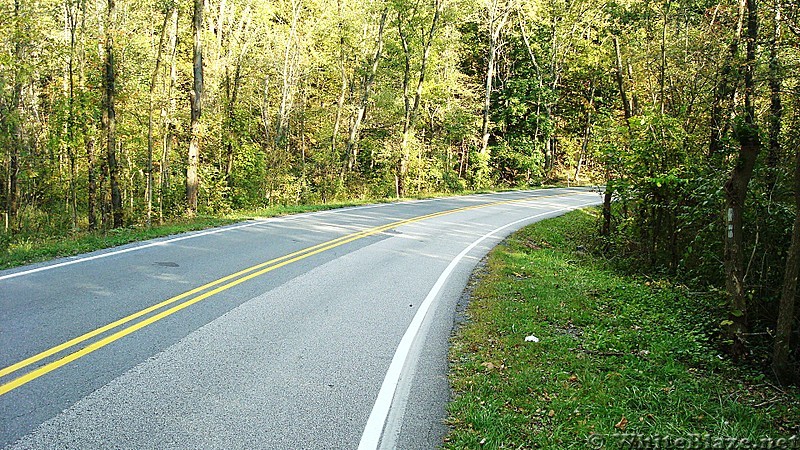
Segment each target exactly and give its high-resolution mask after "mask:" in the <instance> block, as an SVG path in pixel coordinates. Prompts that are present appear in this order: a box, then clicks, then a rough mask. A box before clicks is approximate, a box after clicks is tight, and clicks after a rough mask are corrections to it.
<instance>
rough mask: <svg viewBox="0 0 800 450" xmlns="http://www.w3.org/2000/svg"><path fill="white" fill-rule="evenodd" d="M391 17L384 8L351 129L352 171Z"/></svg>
mask: <svg viewBox="0 0 800 450" xmlns="http://www.w3.org/2000/svg"><path fill="white" fill-rule="evenodd" d="M388 16H389V8H388V7H384V9H383V12H381V16H380V22H379V24H378V34H377V36H376V38H375V53H374V55H373V56H372V58H370V60H369V69H368V70H369V72H367V75H366V76H365V77H364V82H363V87H362V91H361V100H360V102H359V105H358V108H357V109H356V111H355V114H354V117H353V125H352V126H351V127H350V137H349V138H348V140H347V154H348V155H349V162H348V164H347V166H348V169H350V170H352V169H353V168H354V167H355V164H356V162H357V161H358V139H359V133H360V132H361V124H362V122H363V121H364V115H365V114H366V112H367V105H368V104H369V98H370V94H371V92H372V85H373V83H375V76H376V75H377V74H378V64H379V63H380V61H381V55H382V54H383V31H384V29H385V27H386V18H387V17H388Z"/></svg>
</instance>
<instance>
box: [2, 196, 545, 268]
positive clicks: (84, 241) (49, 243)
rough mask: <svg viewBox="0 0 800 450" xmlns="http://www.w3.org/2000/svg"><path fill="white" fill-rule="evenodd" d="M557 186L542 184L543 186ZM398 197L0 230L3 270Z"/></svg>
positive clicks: (419, 197) (417, 197) (387, 200)
mask: <svg viewBox="0 0 800 450" xmlns="http://www.w3.org/2000/svg"><path fill="white" fill-rule="evenodd" d="M545 187H554V186H540V187H539V188H545ZM489 192H497V191H489V190H481V191H464V192H459V193H429V194H426V195H418V196H415V197H413V198H415V199H425V198H437V197H446V196H454V195H468V194H480V193H489ZM392 201H398V199H386V198H383V199H374V200H353V201H349V202H336V203H325V204H308V205H277V206H271V207H266V208H260V209H252V210H242V211H234V212H229V213H226V214H215V215H192V216H180V217H175V218H173V219H170V220H168V221H165V223H163V224H161V225H153V226H150V227H147V226H145V225H130V226H127V227H121V228H113V229H109V230H106V229H100V230H93V231H92V230H79V229H78V230H72V231H70V230H57V229H55V228H48V229H43V230H38V231H37V230H26V231H25V232H20V233H17V234H16V235H13V236H11V235H7V234H2V233H0V270H2V269H9V268H12V267H17V266H21V265H25V264H31V263H37V262H42V261H47V260H49V259H53V258H59V257H64V256H74V255H78V254H81V253H86V252H91V251H95V250H102V249H106V248H111V247H116V246H119V245H124V244H129V243H131V242H138V241H144V240H147V239H155V238H159V237H164V236H170V235H173V234H178V233H185V232H188V231H197V230H204V229H207V228H213V227H219V226H223V225H230V224H232V223H236V222H241V221H244V220H249V219H254V218H260V219H265V218H269V217H278V216H285V215H290V214H301V213H307V212H315V211H327V210H331V209H338V208H346V207H348V206H359V205H366V204H370V203H382V202H392Z"/></svg>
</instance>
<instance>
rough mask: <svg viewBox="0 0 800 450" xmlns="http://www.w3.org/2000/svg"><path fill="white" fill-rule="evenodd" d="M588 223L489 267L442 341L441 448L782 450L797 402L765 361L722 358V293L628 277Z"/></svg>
mask: <svg viewBox="0 0 800 450" xmlns="http://www.w3.org/2000/svg"><path fill="white" fill-rule="evenodd" d="M598 215H599V214H598V211H597V210H584V211H578V212H573V213H570V214H568V215H566V216H563V217H560V218H557V219H552V220H547V221H544V222H540V223H537V224H535V225H533V226H530V227H527V228H525V229H523V230H521V231H520V232H518V233H516V234H515V235H513V236H512V237H511V238H509V239H508V240H507V241H506V242H505V243H504V244H502V245H501V246H499V247H498V248H496V249H495V250H494V251H493V252H492V253H491V254H490V256H489V258H488V262H487V265H486V267H485V269H484V270H483V272H481V273H479V274H478V280H477V285H476V286H475V287H474V290H473V292H472V298H471V300H470V304H469V307H468V309H467V321H466V322H465V324H463V326H461V327H460V328H459V329H458V330H457V332H456V336H455V337H454V338H453V345H452V348H451V353H450V358H451V385H452V388H453V392H454V399H453V401H452V404H451V405H450V417H449V419H448V423H449V425H450V426H451V427H452V429H451V432H450V434H449V436H448V437H447V439H446V442H445V448H449V449H463V448H553V449H563V448H748V447H746V446H744V445H742V444H743V443H745V442H750V443H753V444H754V445H758V446H757V447H754V448H789V447H788V445H790V444H789V443H790V442H793V441H790V439H795V440H796V439H797V438H796V435H798V434H800V392H798V390H797V389H796V388H780V387H777V386H776V385H775V384H773V382H772V381H771V380H772V379H773V377H772V376H771V374H769V373H766V372H765V371H764V370H765V368H766V367H768V365H767V364H764V363H763V361H766V360H768V355H757V354H754V355H753V356H752V359H751V360H750V361H749V362H747V363H741V362H740V363H734V362H733V361H732V360H731V359H730V358H729V357H728V356H727V355H726V354H725V353H724V351H723V349H724V347H725V342H724V336H725V333H724V330H722V329H721V326H720V323H721V322H722V321H723V320H724V319H725V317H726V308H725V304H726V303H725V301H726V299H725V295H724V292H719V291H711V292H694V291H692V290H691V289H689V288H688V287H686V286H683V285H681V284H676V283H674V282H672V281H670V279H669V278H655V279H654V278H648V277H645V276H642V275H641V274H640V275H632V274H631V273H632V272H631V270H630V268H627V269H625V268H621V267H620V266H619V264H617V263H616V262H615V261H612V260H609V259H607V258H605V257H604V256H602V255H603V249H602V248H600V247H599V246H598V245H597V244H596V242H597V241H596V240H595V238H594V236H595V235H596V229H597V224H598V222H599V220H598V217H597V216H598ZM526 338H528V339H527V340H526ZM537 341H538V342H537ZM762 356H763V358H762ZM792 436H795V438H792ZM676 439H684V440H683V441H680V440H678V441H676ZM780 439H785V441H780ZM745 440H746V441H745ZM681 442H683V443H684V444H681ZM781 442H784V443H786V444H787V445H784V446H780V445H779V444H780V443H781ZM686 443H693V444H692V445H695V446H694V447H690V446H687V444H686ZM730 444H735V445H734V446H731V447H729V446H728V445H730ZM770 444H771V445H773V446H772V447H769V446H768V445H770ZM637 445H640V446H639V447H637ZM681 445H684V446H681ZM703 445H705V446H703ZM713 445H723V446H716V447H714V446H713ZM793 445H797V442H795V443H794V444H793ZM792 448H796V447H792Z"/></svg>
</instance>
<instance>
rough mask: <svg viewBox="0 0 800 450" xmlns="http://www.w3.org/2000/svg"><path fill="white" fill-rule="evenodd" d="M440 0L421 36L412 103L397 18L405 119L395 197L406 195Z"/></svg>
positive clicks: (407, 54)
mask: <svg viewBox="0 0 800 450" xmlns="http://www.w3.org/2000/svg"><path fill="white" fill-rule="evenodd" d="M443 6H444V5H443V2H442V0H434V2H433V9H434V11H433V18H432V19H431V26H430V28H429V29H428V33H427V35H425V36H423V38H422V39H423V41H422V61H421V62H420V69H419V76H418V78H417V88H416V90H415V91H414V101H413V102H412V101H411V100H410V98H409V95H408V88H409V81H410V80H409V79H410V76H409V75H410V73H409V72H410V56H411V55H410V51H409V46H408V42H407V39H406V35H405V33H404V32H403V28H402V17H398V27H399V32H400V36H401V42H402V44H403V52H404V54H405V60H406V65H405V71H404V77H403V99H404V104H405V117H404V121H403V138H402V139H403V140H402V142H401V145H400V148H401V153H402V154H401V155H400V162H399V167H398V170H397V181H398V182H397V197H398V198H400V197H403V196H405V194H406V192H405V191H406V189H405V185H406V176H407V174H408V161H409V159H410V155H409V149H408V145H409V142H408V141H409V139H410V138H411V136H412V135H413V133H414V120H415V118H416V116H417V112H418V111H419V105H420V102H421V100H422V87H423V84H424V83H425V77H426V74H427V71H428V59H429V57H430V53H431V45H433V39H434V37H435V36H436V29H437V27H438V26H439V17H440V16H441V14H442V7H443Z"/></svg>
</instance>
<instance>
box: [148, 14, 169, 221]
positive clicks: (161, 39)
mask: <svg viewBox="0 0 800 450" xmlns="http://www.w3.org/2000/svg"><path fill="white" fill-rule="evenodd" d="M171 14H172V11H171V10H167V11H166V12H165V13H164V22H163V23H162V25H161V34H160V37H159V39H158V47H157V48H156V63H155V67H153V73H152V75H151V76H150V92H149V96H148V105H147V106H148V108H147V168H146V171H147V186H146V187H145V202H146V203H147V226H148V227H149V226H150V225H151V223H152V215H153V147H154V145H155V143H154V137H153V126H154V125H153V103H155V92H156V82H157V81H158V71H159V69H160V68H161V50H162V48H163V47H164V37H165V35H166V31H167V23H168V21H169V18H170V16H171Z"/></svg>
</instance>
